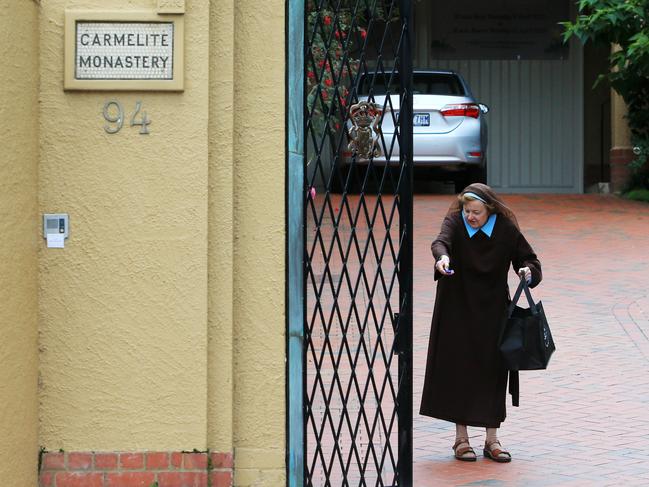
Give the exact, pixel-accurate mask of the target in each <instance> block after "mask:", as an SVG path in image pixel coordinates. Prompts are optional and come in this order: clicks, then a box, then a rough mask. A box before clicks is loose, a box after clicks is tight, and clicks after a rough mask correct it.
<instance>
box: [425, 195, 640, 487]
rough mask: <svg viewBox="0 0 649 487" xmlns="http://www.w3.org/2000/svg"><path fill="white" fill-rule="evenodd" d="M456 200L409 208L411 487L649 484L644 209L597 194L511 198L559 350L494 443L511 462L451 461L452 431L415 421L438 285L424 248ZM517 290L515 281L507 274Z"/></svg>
mask: <svg viewBox="0 0 649 487" xmlns="http://www.w3.org/2000/svg"><path fill="white" fill-rule="evenodd" d="M451 198H452V196H449V195H417V196H416V199H415V213H414V217H415V225H416V229H415V270H414V271H415V281H414V282H415V308H414V334H415V348H414V355H415V363H414V370H415V383H414V391H415V400H414V407H415V415H414V418H415V419H414V447H415V454H414V460H415V464H414V472H415V473H414V478H415V482H414V485H415V486H416V487H427V486H446V485H472V486H474V485H480V486H482V485H484V486H563V485H565V486H582V485H583V486H591V485H597V486H600V485H602V486H605V485H611V486H620V485H624V486H627V485H649V291H648V287H649V259H648V254H649V205H646V204H642V203H636V202H629V201H624V200H622V199H619V198H616V197H614V196H604V195H570V196H562V195H551V196H539V195H530V196H522V195H516V196H514V195H512V196H505V200H506V202H507V203H508V204H509V206H510V207H511V208H512V209H513V210H514V211H515V212H516V214H517V216H518V218H519V223H520V226H521V229H522V230H523V232H524V233H525V235H526V236H527V238H528V240H529V241H530V242H531V243H532V245H533V246H534V248H535V250H536V251H537V253H538V255H539V257H540V259H541V262H542V264H543V273H544V280H543V282H542V283H541V285H540V286H539V287H537V288H536V289H535V290H534V291H533V295H534V297H535V299H542V300H543V304H544V307H545V310H546V314H547V317H548V320H549V322H550V326H551V328H552V332H553V335H554V338H555V342H556V344H557V352H556V353H555V354H554V356H553V357H552V361H551V363H550V366H549V368H548V370H546V371H534V372H522V373H521V406H520V407H519V408H513V407H511V406H510V405H509V404H510V402H509V401H508V411H507V412H508V417H507V420H506V421H505V422H504V423H503V425H502V428H501V433H500V436H501V439H502V440H503V443H504V445H505V446H506V447H507V448H508V449H509V451H510V452H511V453H512V455H513V458H514V459H513V461H512V462H511V463H510V464H496V463H494V462H492V461H490V460H488V459H485V458H483V457H482V444H483V442H484V430H480V429H477V428H470V429H469V432H470V435H471V440H472V445H473V446H474V447H475V448H476V451H477V453H478V461H477V462H475V463H465V462H458V461H456V460H454V459H453V457H452V450H451V445H452V443H453V437H454V432H455V430H454V426H453V425H452V424H451V423H447V422H444V421H439V420H435V419H432V418H427V417H422V416H419V415H418V413H417V411H418V408H419V400H420V397H419V394H420V392H421V388H422V381H423V374H424V366H425V357H426V348H427V344H428V333H429V327H430V318H431V313H432V308H433V300H434V293H435V285H434V282H433V278H432V275H433V262H432V258H431V257H430V250H429V247H430V242H431V239H432V238H433V237H434V236H435V235H436V234H437V232H438V230H439V226H440V223H441V220H442V217H443V215H444V214H445V212H446V209H447V208H448V205H449V203H450V201H451ZM511 277H512V285H513V284H515V279H516V277H515V276H514V275H513V273H512V276H511Z"/></svg>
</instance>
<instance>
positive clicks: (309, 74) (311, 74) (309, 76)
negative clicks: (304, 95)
mask: <svg viewBox="0 0 649 487" xmlns="http://www.w3.org/2000/svg"><path fill="white" fill-rule="evenodd" d="M306 75H307V77H308V78H310V79H313V78H315V73H314V72H313V71H309V72H308V73H307V74H306Z"/></svg>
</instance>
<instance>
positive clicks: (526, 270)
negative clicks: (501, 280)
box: [518, 267, 532, 284]
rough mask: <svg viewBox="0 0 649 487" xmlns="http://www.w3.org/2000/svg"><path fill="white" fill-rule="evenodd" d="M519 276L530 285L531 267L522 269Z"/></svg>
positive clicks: (519, 270)
mask: <svg viewBox="0 0 649 487" xmlns="http://www.w3.org/2000/svg"><path fill="white" fill-rule="evenodd" d="M518 275H519V276H520V277H524V278H525V280H526V281H527V283H528V284H529V283H530V282H532V271H531V270H530V268H529V267H521V268H520V269H518Z"/></svg>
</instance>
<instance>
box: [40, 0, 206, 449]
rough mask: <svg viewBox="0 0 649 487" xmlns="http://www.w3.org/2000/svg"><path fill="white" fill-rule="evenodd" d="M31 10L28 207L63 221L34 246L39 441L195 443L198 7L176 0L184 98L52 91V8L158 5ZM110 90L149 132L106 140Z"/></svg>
mask: <svg viewBox="0 0 649 487" xmlns="http://www.w3.org/2000/svg"><path fill="white" fill-rule="evenodd" d="M40 5H41V7H40V8H41V22H40V36H41V38H40V64H41V67H40V73H41V95H40V96H41V114H40V132H41V136H40V141H41V163H40V210H41V211H42V212H61V213H69V215H70V238H69V240H68V241H66V247H65V249H47V248H45V245H44V244H42V243H41V246H40V286H39V295H40V308H39V309H40V329H41V340H40V347H41V355H40V359H41V383H42V386H41V391H40V401H41V411H40V419H41V421H40V435H41V438H40V441H41V444H42V445H43V446H44V447H45V448H47V449H48V450H57V449H59V448H62V449H64V450H95V451H102V450H103V451H114V450H181V449H184V450H191V449H193V448H196V449H205V448H206V444H207V438H206V436H207V407H206V404H207V307H208V306H207V297H208V296H207V274H208V273H207V240H208V238H207V227H208V211H207V209H208V204H207V201H208V198H207V193H208V185H207V182H208V179H207V175H208V102H209V97H208V91H209V89H208V82H207V81H208V76H209V43H208V40H209V3H208V2H199V1H188V2H187V10H186V14H185V91H184V92H182V93H168V92H167V93H165V92H158V93H156V92H139V93H138V92H128V93H124V92H64V91H63V39H64V38H63V28H64V12H65V9H66V8H71V9H72V8H77V9H93V10H95V9H96V10H102V9H104V10H110V9H117V10H120V11H125V10H127V9H155V8H156V6H157V1H156V0H129V1H125V0H83V1H81V0H79V1H76V0H48V1H46V2H41V4H40ZM111 99H115V100H118V101H119V102H120V103H121V104H122V106H123V107H124V109H125V113H126V114H127V117H130V114H131V113H132V111H133V108H134V107H135V102H136V100H139V101H141V102H142V104H143V109H144V110H146V112H147V114H148V116H149V117H150V119H151V125H150V126H149V128H150V132H151V133H150V135H140V134H139V127H129V126H128V123H126V124H125V125H124V128H122V130H121V131H120V132H118V133H117V134H114V135H110V134H108V133H106V132H105V131H104V125H105V123H106V122H105V121H104V119H103V117H102V107H103V106H104V103H105V102H106V101H108V100H111ZM128 120H129V118H127V121H128Z"/></svg>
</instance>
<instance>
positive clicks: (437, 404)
mask: <svg viewBox="0 0 649 487" xmlns="http://www.w3.org/2000/svg"><path fill="white" fill-rule="evenodd" d="M431 249H432V251H433V255H434V257H435V260H437V259H439V258H440V257H441V256H442V255H444V254H446V255H448V256H449V257H450V260H451V264H450V268H451V269H453V270H454V271H455V274H453V275H452V276H444V277H442V276H441V275H440V274H439V273H438V272H437V270H436V271H435V280H437V279H439V281H438V283H437V295H436V297H435V309H434V311H433V322H432V326H431V332H430V341H429V345H428V360H427V363H426V376H425V379H424V390H423V394H422V401H421V409H420V414H423V415H425V416H433V417H435V418H439V419H444V420H447V421H452V422H454V423H459V424H465V425H468V426H482V427H489V428H497V427H499V426H500V423H501V422H502V421H504V420H505V395H506V386H507V370H506V369H505V367H504V365H503V363H502V361H501V358H500V353H499V351H498V344H497V341H498V335H499V332H500V325H501V323H502V320H503V318H504V316H505V313H506V308H507V304H508V301H509V298H508V296H509V292H508V288H507V273H508V271H509V266H510V264H511V265H512V266H513V267H514V270H516V271H518V269H519V268H521V267H525V266H529V268H530V270H531V271H532V282H531V287H534V286H536V285H537V284H538V283H539V282H540V280H541V264H540V263H539V261H538V259H537V257H536V254H535V253H534V251H533V250H532V247H531V246H530V244H529V243H528V242H527V240H526V239H525V237H524V236H523V234H522V233H521V232H520V230H519V229H518V228H517V227H516V225H514V223H513V222H512V221H511V220H509V219H508V218H507V217H506V216H504V215H502V214H499V215H498V216H497V217H496V223H495V225H494V228H493V232H492V234H491V237H488V236H487V235H486V234H485V233H483V232H482V231H478V232H477V233H476V234H475V235H474V236H473V237H472V238H470V237H469V234H468V232H467V230H466V228H465V226H464V222H463V220H462V216H461V213H460V212H459V211H456V212H452V213H449V215H447V216H446V218H445V219H444V222H443V223H442V230H441V232H440V234H439V236H438V237H437V238H436V239H435V241H434V242H433V244H432V246H431Z"/></svg>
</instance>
